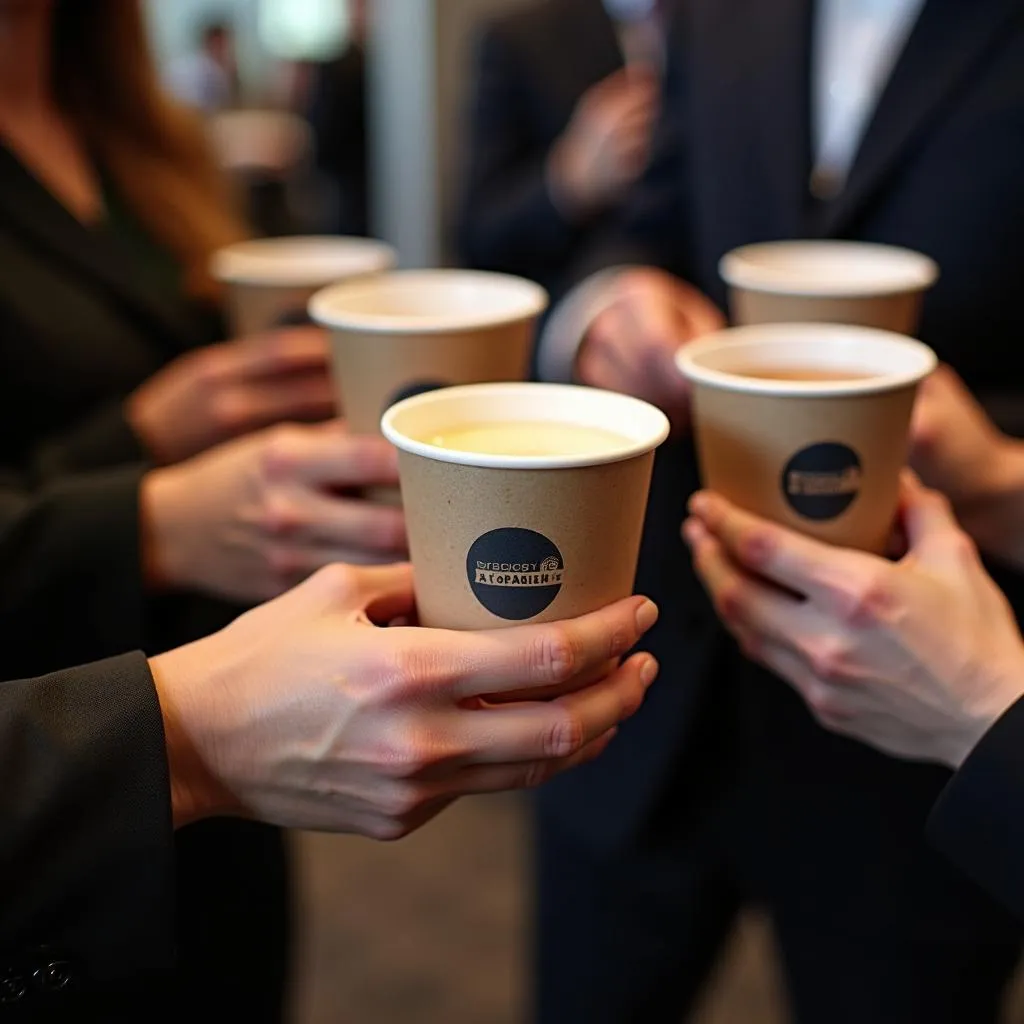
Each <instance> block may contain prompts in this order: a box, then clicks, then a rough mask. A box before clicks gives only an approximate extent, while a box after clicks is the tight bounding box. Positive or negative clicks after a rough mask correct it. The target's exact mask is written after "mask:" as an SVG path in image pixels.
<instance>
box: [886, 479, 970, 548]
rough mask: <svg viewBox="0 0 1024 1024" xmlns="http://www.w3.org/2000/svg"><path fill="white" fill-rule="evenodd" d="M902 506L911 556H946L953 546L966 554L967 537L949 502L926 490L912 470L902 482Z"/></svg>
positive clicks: (935, 492) (941, 496)
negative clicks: (965, 540)
mask: <svg viewBox="0 0 1024 1024" xmlns="http://www.w3.org/2000/svg"><path fill="white" fill-rule="evenodd" d="M900 506H901V509H902V512H903V524H904V528H905V529H906V533H907V541H908V543H909V546H910V552H911V553H914V554H918V555H927V554H929V553H931V554H935V553H939V552H942V553H946V552H948V551H949V550H950V549H951V547H952V546H953V544H955V545H956V548H957V550H962V543H961V538H962V537H963V536H964V534H963V531H962V530H961V529H960V526H959V524H958V523H957V521H956V518H955V517H954V515H953V510H952V508H951V507H950V504H949V502H948V501H947V500H946V498H945V496H944V495H942V494H940V493H939V492H938V491H932V490H929V489H928V488H926V487H924V486H922V484H921V481H920V480H918V478H917V477H916V476H915V475H914V474H913V473H912V472H911V471H910V470H906V471H905V472H904V474H903V477H902V479H901V481H900Z"/></svg>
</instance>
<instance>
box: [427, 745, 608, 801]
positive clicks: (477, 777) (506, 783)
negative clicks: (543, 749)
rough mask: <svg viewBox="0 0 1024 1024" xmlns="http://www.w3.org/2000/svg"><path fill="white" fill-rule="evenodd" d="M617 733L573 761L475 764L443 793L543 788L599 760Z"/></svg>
mask: <svg viewBox="0 0 1024 1024" xmlns="http://www.w3.org/2000/svg"><path fill="white" fill-rule="evenodd" d="M615 733H616V730H615V729H609V730H608V732H606V733H604V734H602V735H601V736H598V737H597V739H595V740H592V741H591V742H590V743H588V744H586V746H584V747H583V749H582V750H580V751H579V752H577V753H576V754H573V755H572V756H571V757H564V758H561V759H556V760H542V761H527V762H525V763H523V764H474V765H470V766H469V767H467V768H463V769H462V770H461V771H459V772H458V773H457V774H456V775H455V776H453V777H452V778H451V779H448V780H445V782H444V783H443V784H441V786H439V789H443V790H447V791H449V792H452V791H453V792H455V793H457V794H458V795H459V796H464V795H465V796H468V795H470V794H473V793H501V792H504V791H505V790H514V789H533V788H534V787H536V786H540V785H543V784H544V783H545V782H547V781H549V780H550V779H552V778H553V777H554V776H555V775H559V774H561V773H562V772H565V771H568V770H569V769H571V768H575V767H577V766H578V765H581V764H586V763H587V762H588V761H593V760H594V758H595V757H599V756H600V755H601V754H603V753H604V751H605V750H606V749H607V748H608V744H609V743H611V741H612V740H613V739H614V737H615Z"/></svg>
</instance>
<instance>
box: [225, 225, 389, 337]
mask: <svg viewBox="0 0 1024 1024" xmlns="http://www.w3.org/2000/svg"><path fill="white" fill-rule="evenodd" d="M395 259H396V253H395V250H394V249H392V248H391V246H389V245H385V244H384V243H383V242H378V241H376V240H374V239H372V238H343V237H337V236H330V235H312V236H308V237H293V238H259V239H254V240H252V241H247V242H239V243H237V244H235V245H229V246H225V247H224V248H223V249H219V250H218V251H217V252H216V253H214V255H213V260H212V263H211V272H212V274H213V276H214V277H215V278H216V279H217V280H218V281H222V282H223V283H224V284H225V286H226V292H227V294H226V301H227V307H228V316H229V319H230V323H231V335H232V337H242V336H244V335H247V334H255V333H257V332H259V331H265V330H269V329H270V328H272V327H276V326H279V325H281V324H282V323H299V322H302V321H304V320H306V318H307V313H306V307H307V305H308V303H309V300H310V298H311V297H312V296H313V294H314V293H315V292H317V291H319V290H320V289H321V288H323V287H324V286H325V285H328V284H332V283H334V282H335V281H343V280H348V279H350V278H354V277H356V278H357V277H364V276H366V275H369V274H376V273H380V272H381V271H384V270H388V269H390V268H391V267H393V266H394V265H395Z"/></svg>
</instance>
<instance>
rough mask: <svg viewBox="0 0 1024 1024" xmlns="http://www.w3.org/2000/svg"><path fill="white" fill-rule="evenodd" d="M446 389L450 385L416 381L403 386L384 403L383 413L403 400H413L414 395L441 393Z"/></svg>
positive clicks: (436, 381)
mask: <svg viewBox="0 0 1024 1024" xmlns="http://www.w3.org/2000/svg"><path fill="white" fill-rule="evenodd" d="M446 387H449V385H448V384H445V383H444V382H443V381H440V380H414V381H412V382H411V383H409V384H403V385H402V386H401V387H400V388H398V389H396V390H395V391H394V392H393V393H392V394H391V395H390V396H389V397H388V399H387V400H386V401H385V402H384V409H383V410H382V412H387V411H388V409H390V408H391V406H393V405H396V404H397V403H398V402H401V401H402V400H403V399H406V398H412V397H413V395H425V394H426V393H427V392H428V391H440V389H441V388H446Z"/></svg>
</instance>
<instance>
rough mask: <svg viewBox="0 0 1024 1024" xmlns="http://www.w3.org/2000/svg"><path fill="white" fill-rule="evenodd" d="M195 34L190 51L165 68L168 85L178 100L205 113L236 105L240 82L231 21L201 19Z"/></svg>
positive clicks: (238, 99)
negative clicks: (205, 20) (202, 20)
mask: <svg viewBox="0 0 1024 1024" xmlns="http://www.w3.org/2000/svg"><path fill="white" fill-rule="evenodd" d="M195 37H196V38H195V46H194V49H193V50H192V52H191V53H187V54H184V55H183V56H181V57H179V58H177V59H176V60H174V61H172V62H171V63H170V65H169V67H168V68H167V88H168V89H169V90H170V91H171V93H172V94H173V95H174V96H175V97H176V98H177V99H178V100H179V101H180V102H181V103H184V104H185V105H186V106H189V107H194V108H195V109H196V110H200V111H202V112H203V113H204V114H214V113H216V112H217V111H218V110H226V109H227V108H229V107H234V106H237V105H238V103H239V101H240V99H241V86H240V84H239V79H238V65H237V63H236V60H235V40H234V32H233V29H232V26H231V23H230V22H228V21H208V22H204V23H203V24H202V25H200V26H199V28H198V30H197V32H196V34H195Z"/></svg>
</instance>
